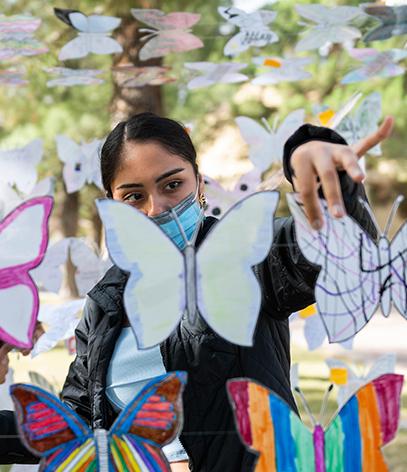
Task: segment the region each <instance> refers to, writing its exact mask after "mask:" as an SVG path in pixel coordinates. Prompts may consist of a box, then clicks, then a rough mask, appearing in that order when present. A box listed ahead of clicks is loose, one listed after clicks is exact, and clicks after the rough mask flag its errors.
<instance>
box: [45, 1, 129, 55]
mask: <svg viewBox="0 0 407 472" xmlns="http://www.w3.org/2000/svg"><path fill="white" fill-rule="evenodd" d="M54 13H55V15H56V17H57V18H59V19H60V20H61V21H63V22H64V23H66V24H67V25H69V26H71V27H72V28H73V29H75V30H76V31H78V32H79V34H78V36H77V37H76V38H74V39H72V40H71V41H69V42H68V43H67V44H65V46H64V47H63V48H62V49H61V51H60V52H59V55H58V58H59V59H60V60H61V61H65V60H67V59H78V58H81V57H86V56H87V55H88V54H90V53H94V54H117V53H121V52H122V51H123V48H122V46H121V45H120V44H119V43H118V42H117V41H116V40H115V39H113V38H111V37H110V36H108V35H109V34H110V33H111V32H112V31H113V30H114V29H116V28H117V27H118V26H119V25H120V23H121V21H122V20H121V18H116V17H114V16H102V15H90V16H87V15H85V14H84V13H82V12H80V11H77V10H68V9H63V8H54Z"/></svg>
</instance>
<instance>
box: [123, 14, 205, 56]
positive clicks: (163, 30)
mask: <svg viewBox="0 0 407 472" xmlns="http://www.w3.org/2000/svg"><path fill="white" fill-rule="evenodd" d="M131 14H132V15H133V16H134V18H136V20H138V21H141V22H142V23H145V24H147V25H148V26H151V27H152V28H153V29H149V28H142V29H140V30H139V31H140V32H146V33H148V34H147V35H146V36H144V37H143V38H142V40H143V41H146V44H145V45H144V46H143V47H142V48H141V49H140V51H139V58H140V60H141V61H146V60H148V59H151V58H153V57H163V56H166V55H167V54H169V53H171V52H185V51H191V50H192V49H198V48H201V47H203V42H202V41H201V40H200V39H199V38H198V37H197V36H195V35H194V34H192V33H191V32H190V28H191V27H192V26H193V25H195V24H196V23H198V21H199V20H200V19H201V15H199V14H196V13H186V12H173V13H168V14H167V15H166V14H165V13H164V12H162V11H161V10H154V9H147V8H132V9H131Z"/></svg>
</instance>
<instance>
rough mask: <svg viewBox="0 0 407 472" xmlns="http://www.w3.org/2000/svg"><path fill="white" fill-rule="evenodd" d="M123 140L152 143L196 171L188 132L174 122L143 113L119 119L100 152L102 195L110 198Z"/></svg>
mask: <svg viewBox="0 0 407 472" xmlns="http://www.w3.org/2000/svg"><path fill="white" fill-rule="evenodd" d="M127 141H139V142H149V141H150V142H155V143H158V144H160V145H161V146H162V147H163V148H165V149H166V150H167V151H169V152H170V153H171V154H175V155H177V156H179V157H182V158H183V159H185V160H186V161H188V162H189V163H190V164H191V165H192V167H193V169H194V172H195V174H196V175H197V174H198V165H197V163H196V151H195V148H194V145H193V144H192V141H191V138H190V137H189V134H188V133H187V131H186V130H185V128H184V127H183V126H182V125H181V124H180V123H178V122H177V121H174V120H171V119H170V118H163V117H161V116H158V115H155V114H154V113H150V112H145V113H138V114H137V115H134V116H132V117H131V118H129V119H128V120H127V121H121V122H120V123H119V124H118V125H117V126H116V127H115V128H114V129H113V130H112V131H111V132H110V133H109V135H108V136H107V138H106V141H105V142H104V144H103V146H102V150H101V155H100V170H101V174H102V183H103V187H104V189H105V191H106V195H107V196H108V197H109V198H111V197H112V189H111V185H112V181H113V179H114V177H115V175H116V172H117V169H118V167H119V165H120V160H121V157H122V153H123V148H124V145H125V143H126V142H127Z"/></svg>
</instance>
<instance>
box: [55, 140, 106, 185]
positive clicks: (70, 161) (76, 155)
mask: <svg viewBox="0 0 407 472" xmlns="http://www.w3.org/2000/svg"><path fill="white" fill-rule="evenodd" d="M55 140H56V144H57V152H58V157H59V159H60V160H61V161H62V162H63V163H64V164H65V165H64V169H63V171H62V175H63V178H64V182H65V185H66V190H67V192H68V193H73V192H78V191H79V190H81V189H82V187H83V186H84V185H85V184H94V185H96V186H97V187H99V188H100V189H101V190H102V189H103V185H102V176H101V174H100V163H99V151H100V148H101V146H102V142H103V141H102V140H100V139H94V140H93V141H91V142H89V143H83V144H78V143H76V142H75V141H74V140H72V139H71V138H68V137H67V136H63V135H58V136H57V137H56V138H55Z"/></svg>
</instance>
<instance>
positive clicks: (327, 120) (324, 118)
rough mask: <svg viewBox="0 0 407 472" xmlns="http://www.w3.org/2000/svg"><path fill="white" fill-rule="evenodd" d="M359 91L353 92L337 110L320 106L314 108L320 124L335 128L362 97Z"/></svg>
mask: <svg viewBox="0 0 407 472" xmlns="http://www.w3.org/2000/svg"><path fill="white" fill-rule="evenodd" d="M362 95H363V94H362V93H361V92H356V93H354V94H353V95H352V96H351V97H350V98H349V99H348V100H347V101H346V102H345V103H344V104H343V105H342V106H341V107H340V108H339V110H338V111H335V110H333V109H332V108H331V107H328V106H322V107H318V108H317V109H316V114H317V118H318V121H319V124H320V125H321V126H325V127H327V128H332V129H337V128H338V126H339V125H340V124H341V123H342V121H343V119H344V118H345V117H346V116H348V114H349V113H350V112H351V111H352V110H353V108H354V107H355V105H356V104H357V103H358V101H359V100H360V99H361V98H362Z"/></svg>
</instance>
